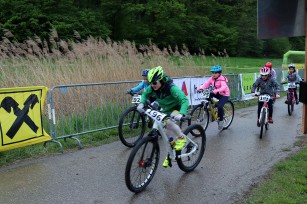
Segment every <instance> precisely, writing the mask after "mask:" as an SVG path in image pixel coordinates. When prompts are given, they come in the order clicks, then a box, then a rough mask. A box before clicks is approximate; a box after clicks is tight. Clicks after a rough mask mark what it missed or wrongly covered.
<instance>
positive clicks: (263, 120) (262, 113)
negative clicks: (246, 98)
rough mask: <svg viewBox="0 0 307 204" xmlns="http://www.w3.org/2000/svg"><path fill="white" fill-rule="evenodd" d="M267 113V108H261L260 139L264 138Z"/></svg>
mask: <svg viewBox="0 0 307 204" xmlns="http://www.w3.org/2000/svg"><path fill="white" fill-rule="evenodd" d="M265 115H266V109H265V108H262V110H261V115H260V139H261V138H262V135H263V127H264V125H265V124H264V123H265Z"/></svg>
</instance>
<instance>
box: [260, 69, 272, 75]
mask: <svg viewBox="0 0 307 204" xmlns="http://www.w3.org/2000/svg"><path fill="white" fill-rule="evenodd" d="M269 74H270V68H268V67H262V68H261V69H260V75H269Z"/></svg>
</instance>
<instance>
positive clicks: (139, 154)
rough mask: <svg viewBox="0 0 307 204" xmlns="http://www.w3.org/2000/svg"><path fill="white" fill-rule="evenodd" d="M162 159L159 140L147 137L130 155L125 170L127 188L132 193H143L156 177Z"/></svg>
mask: <svg viewBox="0 0 307 204" xmlns="http://www.w3.org/2000/svg"><path fill="white" fill-rule="evenodd" d="M159 157H160V147H159V144H158V142H157V139H155V138H152V137H145V138H143V139H142V140H140V141H139V142H138V143H137V144H136V145H135V147H134V148H133V150H132V151H131V153H130V156H129V158H128V161H127V165H126V170H125V181H126V186H127V187H128V189H129V190H130V191H132V192H135V193H139V192H141V191H143V190H144V189H145V188H146V187H147V186H148V184H149V183H150V181H151V180H152V178H153V177H154V175H155V173H156V170H157V167H158V164H159Z"/></svg>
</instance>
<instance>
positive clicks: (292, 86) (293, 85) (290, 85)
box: [288, 83, 296, 89]
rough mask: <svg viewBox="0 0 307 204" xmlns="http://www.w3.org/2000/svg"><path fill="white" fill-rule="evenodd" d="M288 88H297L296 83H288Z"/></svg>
mask: <svg viewBox="0 0 307 204" xmlns="http://www.w3.org/2000/svg"><path fill="white" fill-rule="evenodd" d="M288 88H290V89H293V88H296V84H295V83H288Z"/></svg>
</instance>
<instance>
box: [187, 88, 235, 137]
mask: <svg viewBox="0 0 307 204" xmlns="http://www.w3.org/2000/svg"><path fill="white" fill-rule="evenodd" d="M212 90H213V87H212V86H210V87H209V88H207V89H203V90H201V91H200V93H201V94H202V95H203V97H204V98H205V100H204V101H202V102H201V103H200V104H198V105H196V106H195V107H194V108H193V109H192V111H191V116H192V118H191V120H189V121H188V122H189V123H188V124H189V125H190V124H191V123H194V122H196V123H198V124H201V125H202V127H203V128H204V129H205V130H206V129H207V127H208V124H209V119H210V120H211V122H213V121H218V120H219V117H218V109H217V107H218V99H217V98H215V97H212V96H210V93H211V92H212ZM223 109H224V116H223V120H224V124H223V130H225V129H227V128H228V127H229V126H230V125H231V123H232V121H233V117H234V105H233V103H232V101H230V100H228V101H227V102H226V103H225V105H224V107H223ZM194 134H195V135H197V134H198V133H194Z"/></svg>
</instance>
